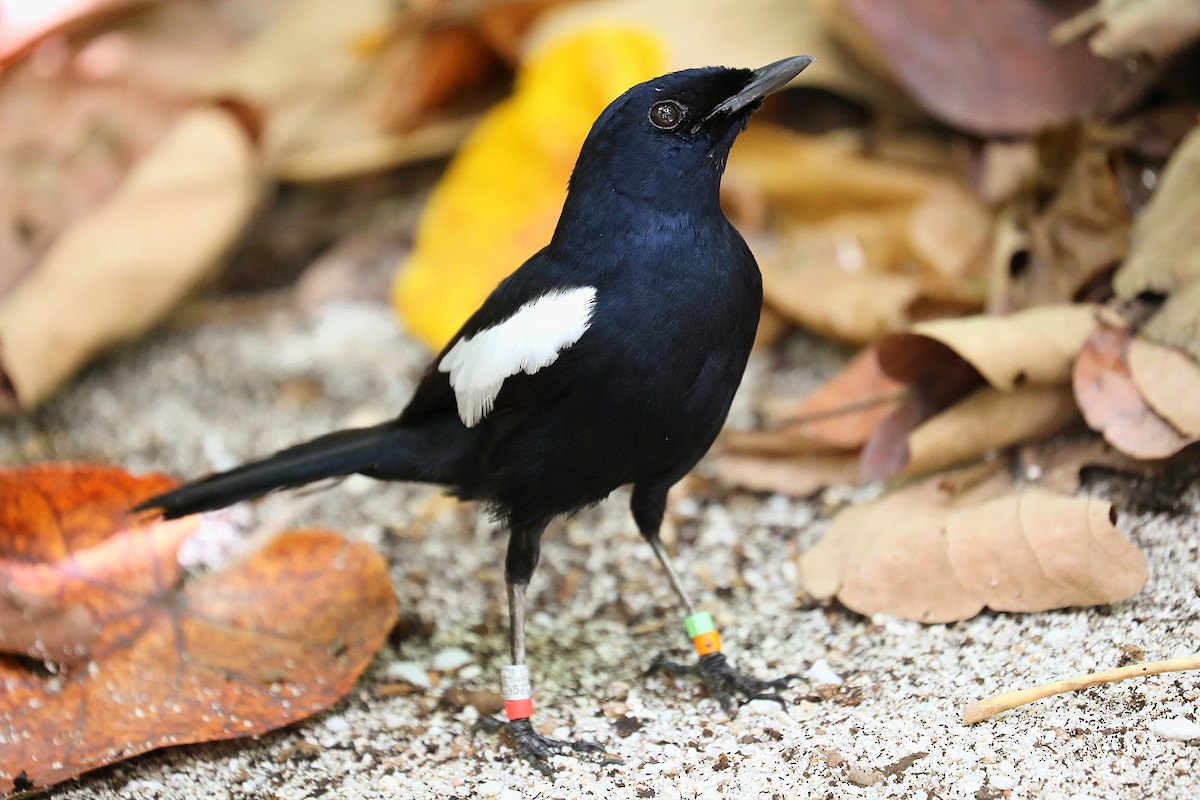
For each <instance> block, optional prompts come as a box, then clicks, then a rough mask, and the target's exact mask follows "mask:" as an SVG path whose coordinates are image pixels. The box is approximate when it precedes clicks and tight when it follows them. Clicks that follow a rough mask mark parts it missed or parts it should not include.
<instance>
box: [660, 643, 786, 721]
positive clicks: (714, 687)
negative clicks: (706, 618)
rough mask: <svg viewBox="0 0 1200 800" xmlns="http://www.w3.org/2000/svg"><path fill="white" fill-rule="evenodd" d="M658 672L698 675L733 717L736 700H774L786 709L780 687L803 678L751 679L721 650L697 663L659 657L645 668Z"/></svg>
mask: <svg viewBox="0 0 1200 800" xmlns="http://www.w3.org/2000/svg"><path fill="white" fill-rule="evenodd" d="M656 672H665V673H667V674H668V675H695V676H696V677H698V678H699V679H700V682H701V683H702V684H704V687H705V688H706V689H708V693H709V695H710V696H711V697H712V698H713V699H715V700H716V701H717V702H718V703H720V704H721V709H722V710H724V712H725V713H726V714H729V715H730V716H733V714H734V713H735V712H734V701H735V700H736V701H739V702H738V704H739V705H741V704H743V703H748V702H750V701H751V700H772V701H774V702H776V703H779V705H780V706H782V707H783V708H784V709H786V708H787V701H786V700H784V698H783V697H782V696H781V695H780V694H779V690H780V689H782V688H783V687H785V686H787V685H788V682H789V681H792V680H795V679H796V678H798V677H800V676H799V675H796V674H792V675H784V676H783V677H782V678H776V679H775V680H771V681H764V680H759V679H758V678H751V677H749V676H748V675H743V674H741V673H740V672H738V671H737V670H735V669H734V668H733V667H731V666H730V665H729V662H728V661H727V660H726V659H725V655H724V654H723V653H720V652H717V653H709V654H708V655H705V656H700V661H699V662H698V663H695V664H679V663H677V662H674V661H668V660H667V659H666V658H665V657H664V656H659V657H658V658H656V659H654V663H652V664H651V665H650V668H649V669H648V670H646V674H647V675H653V674H654V673H656Z"/></svg>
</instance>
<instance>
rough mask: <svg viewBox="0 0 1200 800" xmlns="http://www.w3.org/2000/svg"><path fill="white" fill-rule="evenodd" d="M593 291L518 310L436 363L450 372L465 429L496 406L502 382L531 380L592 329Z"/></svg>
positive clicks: (559, 295) (547, 298) (545, 298)
mask: <svg viewBox="0 0 1200 800" xmlns="http://www.w3.org/2000/svg"><path fill="white" fill-rule="evenodd" d="M595 308H596V288H595V287H594V286H580V287H579V288H577V289H565V290H556V291H553V292H549V293H547V294H544V295H542V296H541V297H539V298H537V299H536V300H532V301H530V302H528V303H526V304H525V305H523V306H521V308H519V309H518V310H517V312H516V313H515V314H513V315H512V316H511V317H509V318H508V319H506V320H504V321H503V322H500V323H498V324H496V325H493V326H492V327H490V328H485V329H484V330H481V331H479V332H478V333H476V334H475V335H474V336H465V337H463V338H462V339H459V340H458V341H457V342H455V343H454V346H453V347H451V348H450V350H449V351H448V352H447V353H446V355H445V356H444V357H443V358H442V360H441V361H440V362H439V363H438V371H439V372H448V373H450V386H451V388H453V389H454V398H455V400H456V401H457V402H458V416H459V418H460V419H461V420H462V421H463V424H464V425H466V426H467V427H468V428H472V427H474V426H475V425H476V424H478V422H479V421H480V420H481V419H483V418H484V417H485V416H487V414H488V412H490V411H491V410H492V407H493V406H494V405H495V404H496V396H497V395H499V394H500V387H501V386H503V385H504V379H505V378H507V377H509V376H510V375H516V374H517V373H518V372H524V373H526V374H527V375H532V374H533V373H535V372H537V371H538V370H539V369H541V368H542V367H547V366H549V365H551V364H553V363H554V362H555V361H557V360H558V354H559V353H561V352H562V351H563V350H565V349H566V348H568V347H570V346H571V345H573V344H575V342H577V341H579V337H580V336H583V334H584V332H586V331H587V329H588V328H589V327H590V326H591V324H592V312H593V311H595Z"/></svg>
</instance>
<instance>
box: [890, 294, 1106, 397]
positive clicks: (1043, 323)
mask: <svg viewBox="0 0 1200 800" xmlns="http://www.w3.org/2000/svg"><path fill="white" fill-rule="evenodd" d="M1095 326H1096V307H1095V306H1091V305H1055V306H1038V307H1035V308H1031V309H1027V310H1025V311H1020V312H1017V313H1015V314H1010V315H1008V316H990V315H978V316H973V317H964V318H961V319H948V320H935V321H931V322H922V323H918V324H917V325H914V326H913V328H912V330H911V332H907V333H898V334H893V335H891V336H888V337H886V338H885V339H883V340H882V341H881V342H880V343H879V359H880V365H881V366H882V367H883V371H884V372H885V373H887V374H888V375H890V376H892V377H893V378H896V379H897V380H901V381H904V382H905V383H909V384H914V385H918V386H922V387H924V386H926V385H928V384H929V383H930V382H941V383H943V384H945V385H946V386H947V388H946V389H945V390H936V391H934V390H930V389H926V390H925V391H926V392H927V393H930V394H933V395H934V396H936V397H938V398H953V397H954V396H955V395H956V394H958V393H959V392H961V391H963V390H966V389H970V388H973V386H974V385H976V384H975V381H973V380H971V379H970V377H969V375H970V373H969V371H968V369H967V367H970V368H973V369H974V370H975V371H976V372H977V373H978V374H979V376H980V377H982V378H983V379H984V380H985V381H987V383H988V384H989V385H991V386H992V387H993V388H996V389H999V390H1001V391H1012V390H1013V389H1016V388H1018V387H1021V386H1027V385H1028V386H1055V385H1059V384H1065V383H1067V382H1068V381H1069V380H1070V378H1071V364H1072V362H1074V360H1075V356H1076V355H1078V353H1079V349H1080V348H1081V347H1082V346H1083V342H1084V340H1086V339H1087V337H1088V334H1089V333H1091V331H1092V329H1094V328H1095ZM939 345H940V346H939ZM956 361H961V362H965V363H964V364H959V363H955V362H956Z"/></svg>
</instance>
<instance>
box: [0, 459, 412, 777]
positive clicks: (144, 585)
mask: <svg viewBox="0 0 1200 800" xmlns="http://www.w3.org/2000/svg"><path fill="white" fill-rule="evenodd" d="M171 484H172V482H171V481H170V480H168V479H166V478H164V477H162V476H149V477H143V478H134V477H131V476H129V475H127V474H125V473H123V472H121V471H120V470H118V469H114V468H105V467H86V466H42V467H31V468H27V469H23V470H9V471H0V643H2V644H0V648H3V649H5V650H8V651H10V652H12V651H16V652H17V653H20V654H23V655H26V656H34V657H36V658H37V659H38V660H39V661H40V660H48V661H55V662H58V663H57V664H56V665H55V666H54V668H53V669H50V670H48V671H47V670H42V669H36V668H31V666H30V664H29V661H28V659H27V658H20V657H16V656H4V655H0V686H3V687H4V692H3V695H2V696H0V743H2V744H3V752H4V758H3V763H0V792H9V791H13V790H14V789H17V788H25V789H28V788H34V787H37V788H40V787H44V786H48V785H50V784H53V783H56V782H58V781H62V780H66V779H67V778H71V777H73V776H76V775H79V774H80V773H82V772H85V771H87V770H90V769H94V768H96V767H100V766H103V765H105V764H109V763H112V762H114V761H119V760H121V759H124V758H128V757H129V756H132V755H136V754H138V753H144V752H146V751H148V750H153V749H155V748H158V747H164V746H167V745H173V744H185V743H190V742H199V741H211V740H216V739H230V738H235V737H239V736H249V735H254V734H259V733H263V732H265V731H269V730H271V729H273V728H277V727H279V726H281V725H285V724H288V723H290V722H294V721H296V720H299V719H303V718H304V717H307V716H309V715H311V714H313V713H315V712H317V711H320V710H322V709H324V708H326V707H328V706H329V705H330V704H332V703H333V702H335V701H336V700H338V699H339V698H340V697H342V695H344V694H345V693H346V692H347V691H349V689H350V687H351V686H352V685H353V683H354V681H355V679H356V678H357V677H358V675H359V674H360V673H361V672H362V670H363V669H364V668H365V667H366V665H367V663H368V662H369V661H370V659H371V657H372V656H373V655H374V653H375V652H376V650H377V649H378V648H379V646H380V645H381V644H382V642H383V639H384V637H385V636H386V634H387V631H388V630H389V629H390V627H391V625H392V623H393V622H394V620H395V617H396V599H395V595H394V594H393V593H392V588H391V583H390V581H389V579H388V575H387V568H386V565H385V564H384V563H383V561H382V560H381V559H380V558H379V557H378V556H377V555H376V554H375V553H374V552H373V551H372V550H371V549H370V548H369V547H368V546H366V545H364V544H360V543H348V542H346V541H345V540H344V539H342V537H340V536H339V535H337V534H335V533H333V532H330V531H319V530H309V531H292V532H289V533H287V534H284V535H283V536H281V537H279V538H277V539H275V540H274V541H272V542H271V543H270V544H268V545H267V546H266V547H265V548H263V549H262V550H260V551H258V552H256V553H254V554H252V555H251V556H249V557H248V558H247V559H246V560H244V561H242V562H241V563H239V564H237V565H236V566H234V567H231V568H230V569H228V570H225V571H222V572H214V573H208V574H205V575H201V576H199V577H193V576H189V575H188V574H187V573H185V572H184V571H183V570H182V569H181V568H180V566H179V564H178V562H177V560H176V551H177V549H178V548H179V545H180V543H181V542H182V541H183V540H184V539H185V538H187V536H188V535H190V534H191V533H193V532H195V531H196V530H197V528H199V527H200V526H201V525H202V524H204V523H201V522H199V521H198V520H197V519H196V518H190V519H184V520H177V521H172V522H161V521H147V520H146V519H145V518H144V517H142V518H139V517H136V516H130V515H129V514H128V512H127V511H126V509H128V508H129V506H131V505H132V504H133V503H135V502H137V501H138V500H140V499H142V498H144V497H146V496H147V495H150V494H154V493H157V492H159V491H161V490H163V489H166V488H169V487H170V485H171ZM54 623H58V624H57V625H56V624H54ZM39 631H49V632H51V633H52V634H54V636H55V637H57V638H53V639H49V640H46V639H40V638H39V636H38V632H39Z"/></svg>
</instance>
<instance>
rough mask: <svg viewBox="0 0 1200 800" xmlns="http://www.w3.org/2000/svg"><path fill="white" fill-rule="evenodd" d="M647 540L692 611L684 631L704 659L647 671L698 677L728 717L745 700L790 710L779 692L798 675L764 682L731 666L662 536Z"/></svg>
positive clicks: (662, 662) (659, 663)
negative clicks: (774, 703)
mask: <svg viewBox="0 0 1200 800" xmlns="http://www.w3.org/2000/svg"><path fill="white" fill-rule="evenodd" d="M646 538H647V540H648V541H649V542H650V546H651V547H652V548H653V549H654V554H655V555H656V556H658V560H659V562H660V563H661V564H662V565H663V568H664V569H665V570H666V572H667V577H669V578H670V580H671V585H672V586H673V587H674V588H675V593H676V594H677V595H679V600H680V602H682V603H683V606H684V608H686V609H687V611H688V616H687V618H686V619H685V620H684V628H685V629H686V630H687V635H688V638H689V639H691V640H692V646H693V647H695V648H696V655H698V656H699V657H700V660H699V661H698V662H696V663H695V664H680V663H678V662H673V661H668V660H667V659H666V658H664V657H663V656H659V657H658V658H656V659H655V660H654V662H653V663H652V664H651V665H650V668H649V670H647V672H648V674H653V673H655V672H666V673H667V674H669V675H685V674H686V675H696V676H697V677H699V678H700V682H701V683H703V684H704V686H705V688H707V689H708V693H709V694H710V695H712V697H713V698H714V699H715V700H716V701H717V702H718V703H720V704H721V708H722V709H723V710H724V711H725V713H726V714H731V715H732V714H733V713H734V705H733V704H734V701H735V700H737V699H739V698H743V699H744V700H745V701H750V700H774V701H775V702H777V703H779V704H780V705H781V706H783V707H784V708H786V707H787V703H786V702H785V701H784V699H783V698H782V697H781V696H780V695H779V690H780V689H782V688H783V687H784V686H786V685H787V684H788V681H790V680H792V679H793V678H795V677H797V676H795V675H785V676H784V677H782V678H777V679H775V680H771V681H764V680H759V679H758V678H752V677H750V676H748V675H743V674H741V673H740V672H738V671H737V670H735V669H734V668H733V667H732V666H730V664H729V661H728V660H727V659H726V658H725V654H724V653H722V652H721V635H720V634H719V633H718V632H717V629H716V626H715V625H714V624H713V618H712V615H711V614H709V613H708V612H707V611H696V609H695V606H694V605H692V600H691V598H690V597H689V596H688V593H687V592H686V591H685V590H684V588H683V585H682V583H681V582H680V580H679V573H678V572H676V570H675V565H674V564H672V563H671V559H670V557H669V556H668V555H667V550H666V548H665V547H664V546H663V543H662V539H660V538H659V537H658V534H657V533H656V534H655V535H654V536H648V537H646Z"/></svg>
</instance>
